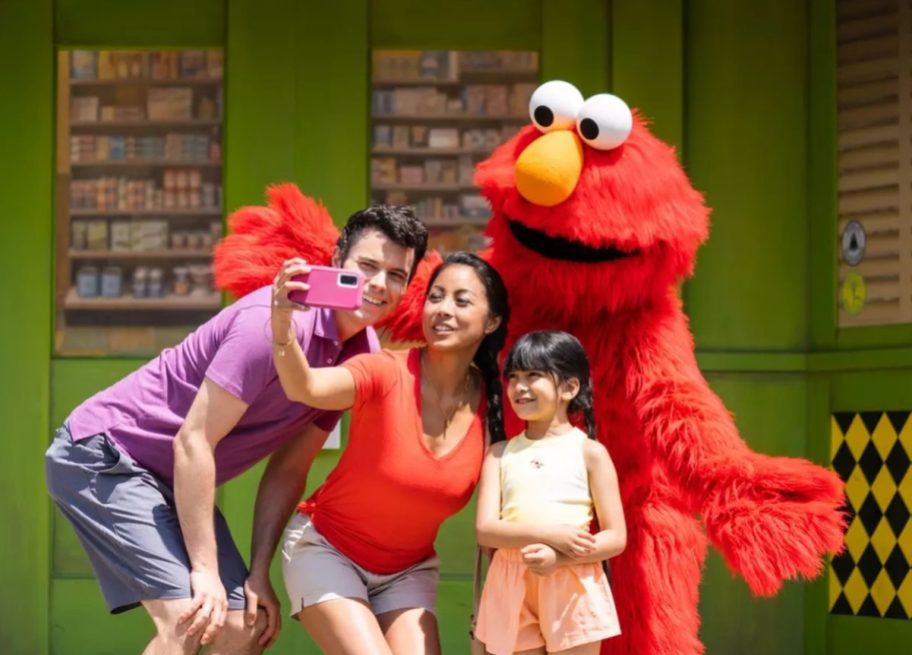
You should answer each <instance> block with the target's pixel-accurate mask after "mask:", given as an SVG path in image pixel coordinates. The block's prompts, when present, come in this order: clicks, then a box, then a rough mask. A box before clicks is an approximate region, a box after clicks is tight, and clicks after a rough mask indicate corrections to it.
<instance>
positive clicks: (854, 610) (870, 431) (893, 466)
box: [829, 411, 912, 619]
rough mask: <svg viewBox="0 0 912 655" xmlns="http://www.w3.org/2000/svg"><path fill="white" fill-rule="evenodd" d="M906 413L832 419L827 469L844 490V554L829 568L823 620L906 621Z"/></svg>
mask: <svg viewBox="0 0 912 655" xmlns="http://www.w3.org/2000/svg"><path fill="white" fill-rule="evenodd" d="M909 415H910V412H908V411H901V412H892V411H891V412H859V413H853V412H836V413H834V414H833V416H832V419H831V422H830V423H831V444H830V446H831V448H830V452H831V454H832V458H833V459H832V464H833V468H834V469H835V470H836V472H837V473H838V474H839V476H840V477H841V478H842V480H843V482H845V485H846V498H847V499H848V501H847V503H848V516H849V519H850V521H849V528H848V530H847V531H846V535H845V546H846V547H845V550H844V551H843V553H842V554H840V555H838V556H837V557H835V558H833V561H832V562H831V564H830V576H829V582H830V613H832V614H850V615H853V616H873V617H884V618H895V619H910V618H912V573H910V568H912V564H910V563H912V522H910V521H909V518H910V510H912V467H910V463H912V459H910V457H912V420H909Z"/></svg>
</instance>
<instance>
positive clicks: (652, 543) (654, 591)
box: [216, 81, 844, 655]
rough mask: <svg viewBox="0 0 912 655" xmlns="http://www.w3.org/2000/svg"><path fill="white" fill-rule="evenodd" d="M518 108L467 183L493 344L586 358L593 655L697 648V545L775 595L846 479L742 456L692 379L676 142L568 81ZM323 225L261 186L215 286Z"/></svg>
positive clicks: (243, 276) (684, 188) (691, 200)
mask: <svg viewBox="0 0 912 655" xmlns="http://www.w3.org/2000/svg"><path fill="white" fill-rule="evenodd" d="M530 115H531V118H532V123H533V124H532V125H530V126H527V127H525V128H524V129H523V130H521V131H520V132H519V133H518V134H517V135H516V136H515V137H513V138H512V139H510V140H509V141H508V142H507V143H505V144H503V145H502V146H500V147H499V148H498V149H497V150H496V151H495V152H494V153H493V154H492V155H491V157H490V158H489V159H488V160H486V161H485V162H483V163H481V164H480V165H479V166H478V169H477V171H476V176H475V181H476V184H477V185H478V186H479V187H480V188H481V191H482V193H483V194H484V195H485V196H486V197H487V199H488V200H489V202H490V204H491V209H492V218H491V220H490V223H489V225H488V228H487V234H488V235H489V236H490V237H491V238H492V246H491V247H490V249H489V250H488V251H486V252H485V253H484V256H485V257H486V258H487V259H488V260H489V261H490V262H491V263H492V264H493V265H494V266H495V267H496V268H497V270H498V271H499V272H500V274H501V275H502V276H503V278H504V280H505V282H506V283H507V287H508V289H509V292H510V307H511V313H512V318H511V321H510V338H509V340H508V344H507V345H508V347H509V345H510V344H511V343H512V342H513V341H514V340H515V339H516V338H518V337H519V336H520V335H522V334H524V333H526V332H529V331H531V330H541V329H554V330H565V331H567V332H570V333H572V334H574V335H575V336H576V337H578V338H579V339H580V341H581V342H582V343H583V345H584V346H585V347H586V350H587V353H588V355H589V358H590V361H591V362H592V375H593V389H594V393H595V411H596V418H597V423H598V427H599V434H598V437H599V439H600V440H601V441H602V442H603V443H604V444H605V445H606V446H607V448H608V450H609V452H610V453H611V457H612V459H613V460H614V463H615V466H616V468H617V471H618V478H619V482H620V488H621V495H622V499H623V504H624V511H625V513H626V518H627V526H628V542H627V548H626V550H625V551H624V552H623V553H622V554H621V555H619V556H618V557H617V558H616V559H615V560H613V561H612V568H611V570H612V587H613V589H614V593H615V598H616V602H617V607H618V614H619V618H620V622H621V627H622V630H623V634H622V635H621V636H620V637H617V638H614V639H611V640H608V641H606V642H605V643H604V644H603V645H602V652H603V653H610V654H617V655H620V654H624V655H696V654H698V653H702V652H703V645H702V644H701V643H700V641H699V638H698V634H697V633H698V627H699V616H698V613H697V605H698V590H699V583H700V577H701V570H702V567H703V561H704V557H705V553H706V547H707V540H708V541H710V542H711V543H712V544H713V545H714V546H715V547H716V548H718V549H719V551H720V552H721V553H722V555H723V556H724V558H725V561H726V563H727V565H728V566H729V568H730V569H731V570H732V571H734V572H735V573H737V574H740V575H741V576H742V577H743V578H744V580H745V581H746V582H747V584H748V585H749V587H750V589H751V590H752V591H753V592H754V593H756V594H758V595H764V596H766V595H772V594H774V593H776V591H777V590H778V589H779V588H780V586H781V585H782V582H783V581H784V580H786V579H788V578H794V577H806V578H810V577H813V576H815V575H817V574H818V573H819V572H820V571H821V568H822V556H823V555H824V554H826V553H835V552H838V551H839V550H840V549H841V547H842V534H843V528H844V516H843V513H842V511H841V509H840V508H841V507H842V505H843V493H842V483H841V481H840V480H839V478H838V477H837V476H836V475H835V474H834V473H832V472H831V471H828V470H827V469H824V468H822V467H818V466H816V465H814V464H812V463H810V462H807V461H804V460H800V459H793V458H786V457H770V456H766V455H762V454H759V453H755V452H753V451H751V450H750V449H749V448H748V447H747V445H746V444H745V443H744V441H742V439H741V438H740V437H739V435H738V431H737V429H736V427H735V425H734V422H733V420H732V418H731V416H730V415H729V413H728V411H727V410H726V409H725V407H724V406H723V404H722V402H721V401H720V400H719V399H718V397H716V395H715V394H714V393H713V392H712V390H711V389H710V388H709V386H708V385H707V383H706V381H705V380H704V379H703V376H702V375H701V374H700V371H699V369H698V367H697V363H696V359H695V357H694V352H693V348H694V345H693V338H692V336H691V334H690V331H689V329H688V323H687V318H686V316H685V315H684V313H683V311H682V308H681V302H680V300H679V298H678V294H677V285H678V283H679V282H680V281H681V280H682V279H683V278H685V277H687V276H688V275H690V274H691V273H692V271H693V265H694V257H695V254H696V250H697V248H698V247H699V245H700V244H701V243H702V242H703V241H704V240H705V239H706V237H707V234H708V215H709V210H708V209H707V207H706V206H705V204H704V202H703V197H702V195H701V194H700V193H699V192H697V191H696V190H695V189H694V188H693V187H692V186H691V185H690V182H689V181H688V179H687V177H686V175H685V174H684V171H683V170H682V168H681V166H680V164H679V163H678V161H677V158H676V157H675V153H674V151H673V149H672V148H670V147H669V146H667V145H665V144H664V143H662V142H661V141H659V140H658V139H657V138H656V137H654V136H653V135H652V134H651V133H650V132H649V130H648V129H647V127H646V126H645V124H644V122H643V120H642V119H641V118H640V117H639V116H638V115H637V114H636V113H635V112H631V111H630V110H629V109H628V108H627V106H626V104H624V102H623V101H621V100H620V99H618V98H616V97H615V96H612V95H609V94H600V95H596V96H593V97H591V98H589V99H588V100H584V98H583V97H582V95H581V94H580V93H579V91H577V90H576V89H575V88H574V87H573V86H572V85H570V84H568V83H566V82H561V81H553V82H547V83H545V84H543V85H542V86H540V87H539V88H538V89H537V90H536V91H535V93H534V94H533V96H532V100H531V102H530ZM328 224H329V218H328V216H327V215H326V213H325V210H322V208H320V207H318V206H317V205H315V204H314V203H313V202H312V201H310V200H308V199H306V198H304V197H303V196H302V195H300V192H298V191H297V189H296V188H295V187H293V186H291V185H284V186H282V187H276V188H273V189H272V190H271V191H270V207H269V208H245V209H242V210H240V211H239V212H237V213H236V214H235V216H234V217H232V219H231V227H232V229H233V230H234V234H232V235H231V236H229V237H227V238H226V239H225V240H224V242H223V243H222V244H221V245H220V246H219V248H218V251H217V253H216V275H217V279H218V281H219V283H220V285H221V286H222V287H223V288H227V289H229V290H231V291H232V292H234V293H235V294H243V293H246V292H247V291H250V290H252V289H254V288H256V287H258V286H261V285H262V284H266V283H268V282H269V281H270V280H271V279H272V278H273V276H274V274H275V272H276V271H277V270H278V268H279V265H280V264H281V262H282V260H283V259H285V258H286V257H289V256H292V255H299V256H304V257H306V258H309V259H310V261H314V262H315V263H316V262H318V261H327V260H328V256H329V252H330V250H331V247H332V241H333V240H334V238H335V234H336V233H335V231H334V230H333V229H331V228H330V227H328ZM309 255H310V257H309ZM430 264H431V262H428V265H426V266H425V267H424V273H423V275H422V277H421V278H420V279H417V280H416V281H415V282H413V284H412V285H411V286H410V290H409V294H408V297H407V298H406V299H405V300H404V301H403V305H402V307H401V308H400V310H399V312H398V314H397V315H396V316H395V317H394V318H393V319H392V321H391V322H390V324H389V326H388V327H389V328H390V330H391V332H392V333H393V334H394V335H395V336H396V337H397V338H402V339H410V340H413V339H415V338H420V328H419V325H420V323H419V321H418V317H419V316H420V309H421V304H422V302H423V296H424V289H425V286H426V279H427V271H428V270H429V268H430ZM517 431H518V429H512V430H508V434H515V433H516V432H517ZM701 524H702V525H701Z"/></svg>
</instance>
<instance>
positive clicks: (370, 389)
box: [272, 253, 509, 655]
mask: <svg viewBox="0 0 912 655" xmlns="http://www.w3.org/2000/svg"><path fill="white" fill-rule="evenodd" d="M301 272H303V269H302V268H301V266H300V265H297V264H294V263H292V264H287V265H286V266H285V268H284V269H283V271H282V272H281V273H280V274H279V276H278V277H277V280H276V285H277V287H278V288H279V290H280V293H279V295H280V297H282V298H284V297H287V294H288V292H290V291H293V290H295V289H300V288H305V287H302V286H301V284H302V283H300V282H295V281H293V280H292V279H291V278H292V276H294V275H296V274H298V273H301ZM365 291H366V293H367V300H370V290H369V289H367V290H365ZM284 305H285V303H284V302H281V303H277V304H276V306H274V308H273V316H272V329H273V338H274V340H275V341H276V342H277V343H279V344H284V343H288V344H290V347H288V348H286V349H285V351H284V352H282V351H281V350H278V349H277V351H276V353H275V357H274V359H275V363H276V369H277V370H278V373H279V378H280V380H281V383H282V386H283V388H284V389H285V393H286V394H287V395H288V397H289V398H290V399H291V400H296V401H300V402H303V403H306V404H308V405H311V406H313V407H317V408H321V409H328V410H330V409H332V410H341V409H348V408H352V410H353V412H352V420H351V425H350V427H349V439H348V446H347V448H346V450H345V452H344V453H343V455H342V457H341V459H340V460H339V463H338V465H337V466H336V468H335V469H334V470H333V471H332V472H331V473H330V474H329V477H328V478H327V480H326V482H325V483H324V484H323V485H322V486H321V487H320V488H319V489H318V490H317V491H316V492H315V493H314V494H313V495H312V496H311V497H310V498H309V499H308V500H307V501H306V502H304V503H301V505H300V506H299V508H298V509H299V511H298V513H297V514H296V515H295V516H294V517H293V518H292V520H291V522H290V523H289V525H288V528H287V530H286V533H285V541H284V545H283V548H282V559H283V572H284V577H285V586H286V588H287V590H288V593H289V596H290V599H291V604H292V609H291V612H292V615H293V616H294V617H295V618H296V619H298V620H299V621H301V623H303V624H304V627H305V628H306V629H307V631H308V632H309V633H310V635H311V637H312V638H313V639H314V641H315V642H316V643H317V646H319V647H320V649H321V650H322V651H323V652H326V653H334V654H335V653H371V654H378V655H383V654H391V653H394V654H402V655H406V654H407V655H419V654H422V653H427V654H436V653H439V652H440V640H439V636H438V631H437V621H436V618H435V616H434V605H435V601H436V591H437V578H438V569H439V566H438V561H437V557H436V555H435V554H434V539H435V538H436V536H437V530H438V528H439V527H440V524H441V523H442V522H443V520H444V519H446V518H447V517H448V516H451V515H452V514H455V513H456V512H458V511H459V510H460V509H462V507H464V506H465V504H466V503H467V502H468V501H469V498H471V496H472V492H473V490H474V489H475V485H476V484H477V483H478V479H479V476H480V473H481V465H482V461H483V459H484V451H485V441H486V440H485V430H484V427H485V426H484V424H483V420H482V417H483V416H484V415H485V414H486V415H487V428H488V431H489V432H490V434H491V438H492V439H493V440H495V441H497V440H501V439H503V436H504V435H503V432H504V431H503V420H502V418H503V412H502V406H501V384H500V380H499V371H498V366H497V355H498V352H499V351H500V349H501V348H502V347H503V344H504V338H505V335H506V323H507V319H508V313H509V310H508V306H507V298H506V289H505V288H504V285H503V281H502V280H501V279H500V276H499V275H498V274H497V273H496V272H495V271H494V269H493V268H491V266H490V265H488V264H487V263H485V262H484V261H482V260H481V259H479V258H478V257H476V256H475V255H471V254H468V253H454V254H452V255H450V256H449V257H447V258H446V259H445V260H444V262H443V264H442V265H441V266H440V267H439V268H438V269H437V270H436V271H435V272H434V274H433V275H432V276H431V280H430V283H429V287H428V292H427V296H426V299H425V304H424V308H423V316H422V325H423V331H424V337H425V339H426V341H427V347H425V348H415V349H412V350H407V351H383V352H379V353H373V354H368V355H363V356H357V357H354V358H352V359H350V360H348V361H347V362H345V364H343V365H342V366H338V367H329V368H317V369H314V368H311V367H310V366H309V365H308V363H307V359H306V358H305V357H304V354H303V352H302V351H301V349H300V347H299V346H298V345H297V341H296V340H295V339H292V338H290V335H291V331H290V329H291V323H290V321H291V316H290V315H291V312H290V311H288V310H286V309H283V306H284ZM473 364H474V366H473ZM276 536H277V535H276Z"/></svg>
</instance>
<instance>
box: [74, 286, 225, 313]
mask: <svg viewBox="0 0 912 655" xmlns="http://www.w3.org/2000/svg"><path fill="white" fill-rule="evenodd" d="M221 305H222V296H221V294H220V293H207V294H205V295H193V294H191V295H188V296H175V295H174V294H170V295H167V296H163V297H161V298H134V297H132V296H121V297H120V298H81V297H80V296H79V294H77V293H76V289H70V290H69V291H68V292H67V295H66V299H65V300H64V302H63V306H64V308H66V309H70V310H79V311H112V310H125V311H142V310H161V311H209V310H211V311H217V310H218V309H220V308H221Z"/></svg>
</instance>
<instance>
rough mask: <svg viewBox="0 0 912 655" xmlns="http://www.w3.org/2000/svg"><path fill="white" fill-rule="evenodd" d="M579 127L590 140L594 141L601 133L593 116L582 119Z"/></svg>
mask: <svg viewBox="0 0 912 655" xmlns="http://www.w3.org/2000/svg"><path fill="white" fill-rule="evenodd" d="M579 129H580V133H581V134H582V135H583V137H585V138H586V139H588V140H589V141H592V140H593V139H595V138H596V137H598V134H599V129H598V124H597V123H596V122H595V121H594V120H592V119H591V118H584V119H583V120H581V121H580V125H579Z"/></svg>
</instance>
